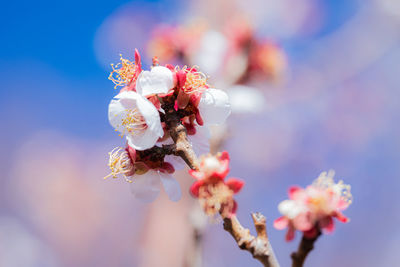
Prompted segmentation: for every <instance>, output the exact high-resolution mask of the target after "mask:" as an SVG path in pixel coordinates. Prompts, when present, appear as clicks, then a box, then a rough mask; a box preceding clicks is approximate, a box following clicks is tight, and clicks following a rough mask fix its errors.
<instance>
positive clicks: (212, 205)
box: [189, 151, 244, 218]
mask: <svg viewBox="0 0 400 267" xmlns="http://www.w3.org/2000/svg"><path fill="white" fill-rule="evenodd" d="M189 173H190V175H192V176H193V177H194V178H195V179H196V180H197V181H196V182H195V183H194V184H193V185H192V186H191V188H190V192H191V193H192V195H193V196H194V197H196V198H198V199H199V201H200V204H201V206H202V208H203V210H204V211H205V213H206V214H207V215H210V216H213V215H215V214H217V213H220V214H221V216H222V217H223V218H229V217H231V216H232V215H234V214H235V213H236V209H237V203H236V201H235V200H234V199H233V195H234V194H237V193H238V192H239V191H240V190H241V189H242V187H243V185H244V182H243V181H242V180H239V179H237V178H230V179H228V180H226V181H225V177H226V176H227V175H228V173H229V154H228V152H226V151H224V152H222V153H218V154H217V155H215V156H213V155H210V154H209V155H206V156H202V157H201V158H200V165H199V169H198V170H189Z"/></svg>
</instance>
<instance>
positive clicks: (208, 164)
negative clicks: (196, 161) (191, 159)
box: [203, 157, 220, 174]
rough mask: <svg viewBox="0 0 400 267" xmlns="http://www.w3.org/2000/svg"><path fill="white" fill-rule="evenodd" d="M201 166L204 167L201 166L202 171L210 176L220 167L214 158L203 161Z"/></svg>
mask: <svg viewBox="0 0 400 267" xmlns="http://www.w3.org/2000/svg"><path fill="white" fill-rule="evenodd" d="M203 164H204V166H203V167H204V171H205V172H206V173H207V174H211V173H213V172H215V171H218V169H219V167H220V163H219V161H218V159H217V158H215V157H207V158H206V159H205V160H204V161H203Z"/></svg>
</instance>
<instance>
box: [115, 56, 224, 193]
mask: <svg viewBox="0 0 400 267" xmlns="http://www.w3.org/2000/svg"><path fill="white" fill-rule="evenodd" d="M112 68H113V70H112V72H111V74H110V77H109V79H110V80H112V81H113V82H114V83H115V87H116V88H117V87H118V86H121V87H122V88H121V90H120V92H119V94H117V95H116V96H115V97H114V99H113V100H111V102H110V104H109V109H108V119H109V121H110V124H111V125H112V126H113V127H114V128H115V130H116V131H117V132H119V133H120V136H121V137H123V138H125V140H126V146H125V148H122V147H121V148H117V149H114V150H113V151H111V152H110V153H109V154H110V159H109V167H110V169H111V174H110V175H109V176H112V177H114V178H116V177H117V176H118V175H122V176H124V177H125V179H126V180H127V181H128V182H129V183H131V189H132V193H133V194H134V196H135V197H137V198H140V199H142V200H144V201H152V200H154V199H155V198H156V197H157V196H158V193H159V192H160V184H161V183H162V184H163V186H164V189H165V191H166V193H167V194H168V196H169V198H170V199H171V200H174V201H176V200H179V198H180V195H181V192H180V188H179V184H178V183H177V181H176V180H175V179H174V178H173V177H172V176H171V174H172V173H173V172H174V171H175V169H179V168H182V167H183V161H182V159H181V158H179V157H178V156H177V155H176V154H177V153H176V150H175V146H174V145H175V142H176V140H174V138H176V137H175V136H174V133H173V132H172V130H173V128H174V127H176V126H177V125H180V126H183V127H184V128H183V129H184V131H185V132H186V133H187V140H188V143H189V144H190V145H191V146H192V147H193V150H194V151H195V152H196V153H198V154H204V153H207V152H208V150H209V145H208V138H209V133H208V129H207V126H208V125H212V124H220V123H223V122H224V121H225V119H226V118H227V117H228V116H229V114H230V104H229V99H228V96H227V94H226V93H225V92H224V91H222V90H219V89H215V88H212V87H210V85H209V84H208V83H207V76H206V75H205V74H203V73H202V72H200V71H199V69H198V68H197V67H187V66H184V67H179V66H172V65H165V66H161V65H159V62H158V60H157V58H154V59H153V66H152V67H151V69H150V70H142V63H141V58H140V55H139V53H138V51H137V50H135V62H132V61H129V60H127V59H124V58H122V56H121V62H120V63H119V64H117V65H115V66H114V65H112ZM185 138H186V137H185Z"/></svg>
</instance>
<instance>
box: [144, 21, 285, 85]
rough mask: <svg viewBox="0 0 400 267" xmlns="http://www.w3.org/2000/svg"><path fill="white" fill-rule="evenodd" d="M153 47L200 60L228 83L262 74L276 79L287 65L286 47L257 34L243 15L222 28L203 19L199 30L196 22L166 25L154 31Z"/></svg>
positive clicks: (166, 55) (167, 56)
mask: <svg viewBox="0 0 400 267" xmlns="http://www.w3.org/2000/svg"><path fill="white" fill-rule="evenodd" d="M189 40H190V41H189ZM149 47H150V49H149V51H150V52H151V53H152V54H154V55H157V56H159V57H160V59H161V60H174V61H179V62H183V63H184V64H189V65H194V64H200V65H202V66H204V67H203V68H204V69H205V70H206V71H207V72H208V73H210V74H212V75H219V79H218V80H220V81H221V80H222V81H224V83H227V84H237V83H239V82H247V81H249V80H251V79H253V78H257V79H259V78H260V77H261V78H262V79H266V80H276V79H279V78H280V77H281V76H282V75H283V73H284V72H285V70H286V65H287V64H286V61H287V60H286V55H285V53H284V51H283V49H282V48H281V47H280V46H279V45H278V44H277V43H276V42H274V41H272V40H270V39H266V38H264V37H259V36H257V35H256V31H255V29H254V27H253V25H252V24H251V23H250V21H249V20H248V19H245V18H243V17H233V18H231V19H230V20H228V21H227V22H226V24H225V25H224V27H223V29H222V30H221V31H217V30H214V29H212V28H209V27H207V26H205V24H202V23H200V24H199V27H198V30H193V24H191V25H187V26H185V25H184V26H165V25H162V26H160V27H159V28H158V29H157V30H155V32H154V33H153V36H152V39H151V40H150V41H149ZM220 75H222V76H220Z"/></svg>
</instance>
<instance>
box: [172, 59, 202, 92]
mask: <svg viewBox="0 0 400 267" xmlns="http://www.w3.org/2000/svg"><path fill="white" fill-rule="evenodd" d="M194 69H199V68H198V67H197V66H193V67H191V68H190V69H189V68H188V67H187V66H184V67H183V68H182V71H184V72H185V73H186V82H185V86H184V87H183V88H182V89H183V91H184V92H185V93H187V94H192V93H195V92H199V91H202V90H204V89H205V88H206V87H207V86H208V84H207V80H208V77H207V76H206V75H205V74H204V73H202V72H200V71H193V70H194ZM179 70H180V68H179V66H176V67H175V71H179Z"/></svg>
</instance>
